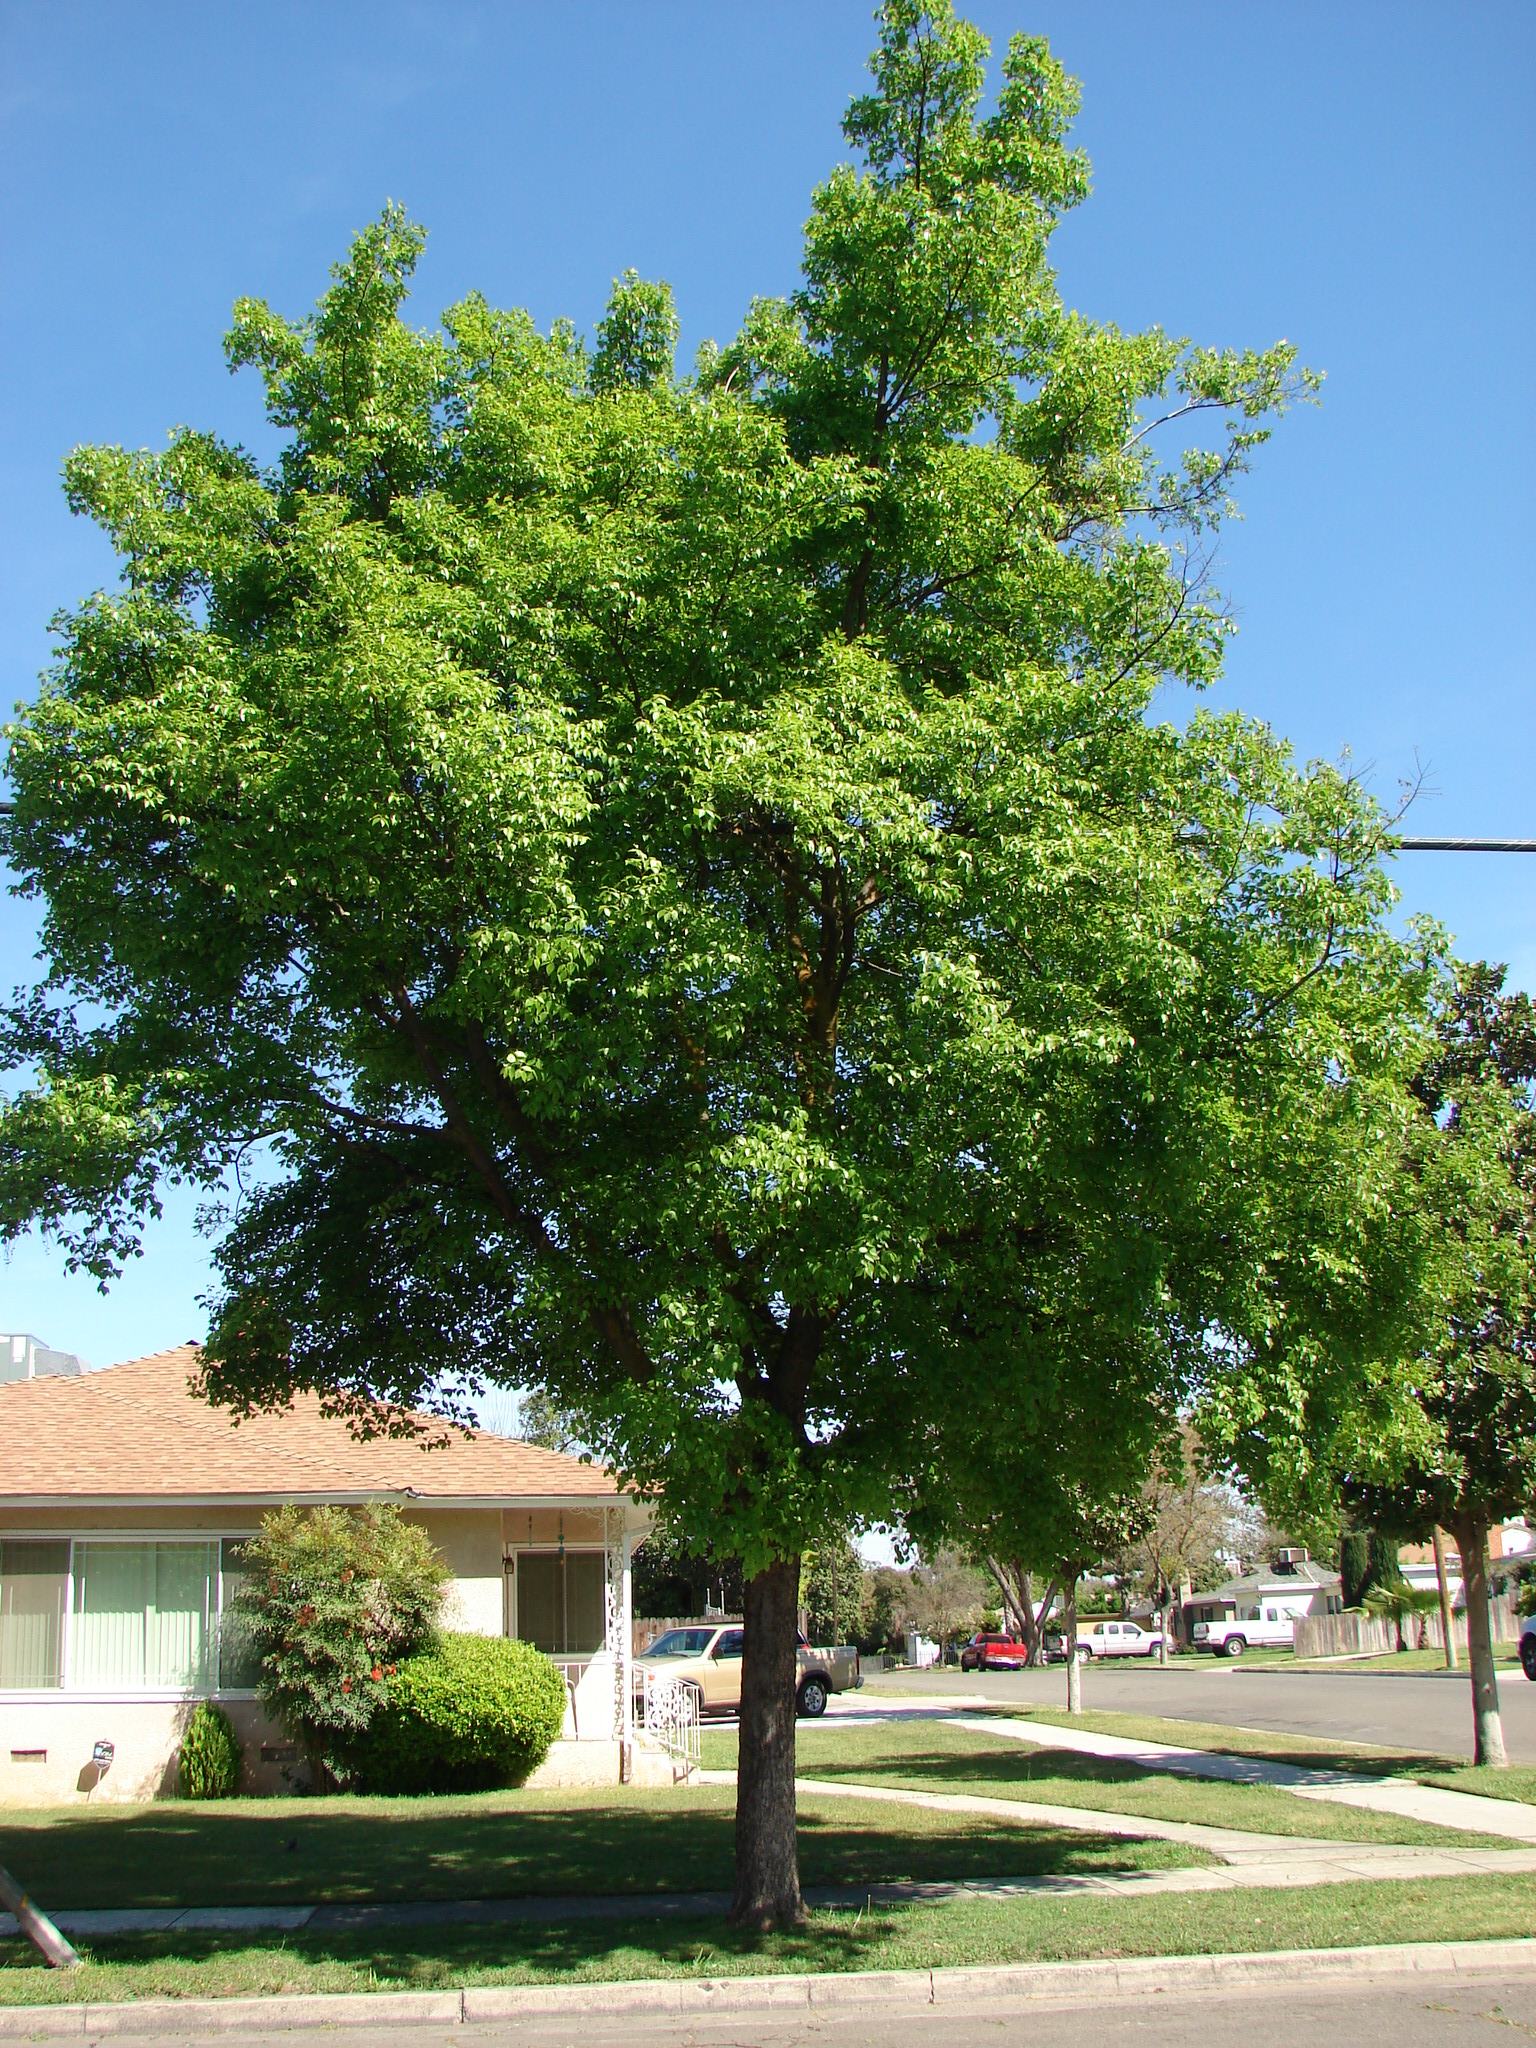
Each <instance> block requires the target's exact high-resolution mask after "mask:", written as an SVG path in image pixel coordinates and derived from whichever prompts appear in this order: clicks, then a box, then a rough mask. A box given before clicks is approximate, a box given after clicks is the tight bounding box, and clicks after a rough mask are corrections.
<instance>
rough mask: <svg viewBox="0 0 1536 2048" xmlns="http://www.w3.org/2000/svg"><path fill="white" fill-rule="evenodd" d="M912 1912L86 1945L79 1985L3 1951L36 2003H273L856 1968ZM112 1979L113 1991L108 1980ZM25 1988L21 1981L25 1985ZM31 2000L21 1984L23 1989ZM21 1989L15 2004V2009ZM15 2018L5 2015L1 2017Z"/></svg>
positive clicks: (32, 1956)
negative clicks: (368, 1993) (760, 1921)
mask: <svg viewBox="0 0 1536 2048" xmlns="http://www.w3.org/2000/svg"><path fill="white" fill-rule="evenodd" d="M900 1917H901V1916H900V1913H899V1912H896V1913H893V1912H891V1911H890V1910H889V1909H882V1908H879V1907H869V1908H866V1909H865V1910H864V1911H862V1912H841V1911H840V1912H832V1913H816V1914H813V1915H811V1916H810V1918H809V1920H808V1921H807V1923H806V1925H805V1926H804V1927H803V1928H801V1929H792V1930H787V1931H785V1932H782V1933H777V1934H755V1933H751V1932H749V1931H747V1930H744V1929H740V1928H735V1927H732V1926H730V1925H729V1924H728V1923H727V1922H726V1921H725V1920H724V1919H721V1918H719V1917H718V1916H714V1917H698V1918H688V1919H675V1920H650V1919H638V1918H637V1919H634V1920H600V1921H568V1922H559V1923H550V1924H547V1925H539V1926H490V1927H444V1928H432V1929H400V1930H398V1931H397V1930H383V1931H378V1932H369V1933H366V1934H347V1933H340V1932H331V1933H327V1934H323V1935H320V1934H306V1933H304V1932H299V1933H296V1934H287V1935H283V1936H265V1937H252V1936H250V1935H246V1936H243V1937H242V1936H240V1935H238V1934H196V1933H171V1934H158V1935H135V1936H131V1937H127V1938H124V1939H121V1940H113V1941H92V1942H89V1943H85V1942H82V1943H81V1944H80V1948H81V1954H82V1957H83V1961H84V1967H83V1969H82V1970H81V1971H80V1972H79V1973H78V1976H77V1977H76V1979H75V1981H74V1982H73V1983H69V1982H66V1981H64V1980H61V1979H60V1977H59V1976H58V1974H57V1973H56V1972H50V1971H48V1970H46V1969H43V1968H40V1967H39V1964H38V1957H37V1955H36V1953H35V1952H34V1951H33V1950H31V1949H30V1948H29V1947H28V1946H27V1945H26V1944H25V1943H18V1942H11V1941H0V1984H4V1982H5V1978H6V1976H7V1974H8V1973H10V1972H13V1971H14V1972H18V1973H24V1974H25V1975H26V1976H28V1977H32V1978H34V1979H35V1988H34V1986H33V1985H32V1984H28V1985H27V1986H26V1990H25V1993H24V1994H23V1995H24V1996H25V1997H26V1998H28V1999H29V2000H30V1999H32V1998H40V1999H41V1998H49V1999H50V2002H51V2000H52V1999H56V1998H59V1997H69V1998H71V1999H86V2000H89V1999H93V1998H99V1997H103V1996H107V1995H111V1996H113V1997H124V1996H129V1997H137V1998H147V1997H154V1996H168V1997H181V1998H188V1997H190V1998H196V1997H231V1996H240V1995H248V1996H249V1995H257V1996H272V1995H274V1994H277V1993H280V1992H291V1991H295V1990H347V1989H352V1990H367V1989H377V1990H396V1989H400V1990H413V1991H429V1990H433V1989H436V1988H446V1987H448V1986H451V1985H454V1984H458V1983H461V1982H463V1981H464V1979H465V1978H466V1977H469V1976H472V1977H473V1978H474V1980H475V1981H476V1982H480V1983H485V1982H495V1981H496V1980H497V1978H498V1977H502V1978H505V1979H508V1980H514V1981H515V1980H522V1981H555V1982H568V1981H570V1980H572V1979H580V1978H583V1977H593V1978H612V1977H615V1976H620V1977H648V1976H655V1975H658V1974H665V1975H673V1974H677V1973H683V1974H689V1975H725V1974H728V1973H729V1972H730V1971H731V1970H732V1968H733V1967H750V1968H753V1969H761V1968H763V1967H764V1965H765V1964H766V1965H767V1966H768V1967H770V1968H772V1967H778V1968H781V1969H785V1970H797V1969H814V1970H856V1969H859V1968H860V1967H861V1966H862V1965H863V1964H864V1962H865V1961H866V1960H867V1959H868V1957H869V1956H870V1954H871V1952H872V1951H874V1950H876V1949H878V1948H879V1947H880V1945H881V1944H882V1943H883V1942H885V1941H886V1940H888V1939H889V1937H890V1936H891V1934H892V1932H893V1931H894V1929H895V1927H896V1925H897V1923H898V1921H899V1919H900ZM108 1973H110V1974H111V1977H112V1979H113V1980H114V1981H113V1982H111V1983H110V1984H109V1983H107V1982H106V1981H105V1979H106V1976H107V1974H108ZM12 1982H13V1983H16V1979H14V1978H13V1979H12ZM17 1988H18V1989H19V1988H20V1987H19V1985H18V1987H17ZM16 1995H17V1993H16V1991H10V1992H8V1994H7V1997H6V2002H7V2003H14V2002H15V2000H16ZM0 2009H3V2008H0Z"/></svg>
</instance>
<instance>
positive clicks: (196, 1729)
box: [176, 1700, 244, 1799]
mask: <svg viewBox="0 0 1536 2048" xmlns="http://www.w3.org/2000/svg"><path fill="white" fill-rule="evenodd" d="M243 1761H244V1759H243V1758H242V1756H241V1754H240V1738H239V1736H238V1735H236V1733H235V1731H234V1727H233V1725H232V1723H231V1721H230V1718H229V1716H228V1714H226V1713H224V1712H222V1710H221V1709H220V1708H218V1707H216V1706H214V1705H213V1703H212V1701H211V1700H199V1701H198V1703H197V1705H196V1706H195V1707H194V1708H193V1710H192V1719H191V1720H190V1721H189V1722H188V1723H187V1732H186V1734H185V1735H184V1736H183V1737H182V1738H181V1754H180V1755H179V1756H178V1758H177V1760H176V1764H177V1774H178V1775H177V1782H178V1784H179V1786H180V1789H181V1796H182V1798H183V1799H233V1798H234V1796H235V1794H236V1793H237V1792H238V1791H239V1790H240V1770H241V1766H242V1763H243Z"/></svg>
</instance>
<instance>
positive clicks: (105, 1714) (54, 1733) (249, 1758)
mask: <svg viewBox="0 0 1536 2048" xmlns="http://www.w3.org/2000/svg"><path fill="white" fill-rule="evenodd" d="M193 1704H194V1702H193V1701H191V1700H187V1699H138V1700H104V1699H100V1698H92V1699H79V1698H74V1697H71V1695H70V1694H68V1693H59V1694H57V1695H56V1696H55V1697H54V1698H53V1699H52V1700H50V1701H49V1702H48V1703H47V1705H41V1704H38V1703H37V1702H35V1701H25V1702H22V1701H12V1702H8V1703H5V1704H0V1729H3V1734H0V1806H66V1805H78V1804H83V1803H84V1802H85V1801H86V1799H87V1798H89V1799H90V1801H91V1803H92V1804H93V1805H101V1804H103V1803H106V1802H109V1801H110V1802H115V1801H118V1800H123V1799H158V1798H164V1797H166V1796H168V1795H169V1794H170V1793H172V1792H174V1790H175V1789H176V1788H175V1776H176V1753H177V1751H178V1750H179V1749H180V1748H181V1738H182V1735H183V1733H184V1732H185V1729H186V1725H187V1719H188V1716H189V1715H190V1714H191V1712H192V1708H193ZM221 1704H222V1706H223V1708H224V1711H225V1713H227V1714H228V1715H229V1717H230V1719H231V1720H232V1721H233V1722H234V1724H235V1730H236V1733H237V1734H238V1735H239V1736H240V1739H241V1744H242V1746H243V1748H244V1750H245V1782H244V1784H243V1786H242V1788H241V1789H242V1790H243V1791H247V1792H282V1791H285V1790H286V1789H288V1788H287V1784H286V1782H285V1780H284V1777H283V1763H282V1760H281V1757H280V1756H274V1757H272V1758H270V1759H269V1760H266V1761H264V1760H263V1758H262V1750H263V1747H266V1748H267V1749H269V1750H275V1751H279V1752H282V1753H283V1754H284V1755H286V1753H287V1752H288V1750H289V1749H290V1747H291V1745H289V1744H288V1742H287V1738H286V1737H285V1736H284V1735H283V1734H282V1733H281V1731H280V1730H278V1729H276V1728H274V1727H273V1726H272V1724H271V1722H270V1721H268V1719H267V1717H266V1715H265V1714H264V1713H263V1712H262V1710H261V1708H260V1707H259V1706H258V1705H257V1703H256V1701H255V1700H239V1699H228V1700H224V1701H222V1702H221ZM98 1742H110V1743H111V1744H112V1745H113V1747H114V1748H115V1750H116V1752H117V1753H116V1755H115V1756H114V1758H113V1760H112V1766H111V1769H110V1770H108V1771H107V1772H106V1774H105V1775H104V1776H103V1777H101V1779H100V1781H99V1782H98V1779H97V1773H96V1769H95V1766H94V1765H93V1763H92V1762H91V1752H92V1750H93V1749H94V1747H95V1745H96V1744H97V1743H98ZM39 1751H40V1752H42V1755H41V1758H40V1759H37V1760H32V1758H28V1759H27V1760H26V1761H21V1760H18V1759H17V1756H16V1753H17V1752H22V1753H26V1752H33V1753H34V1755H35V1753H36V1752H39ZM289 1769H290V1770H291V1771H300V1772H302V1766H300V1765H299V1764H298V1763H297V1761H296V1760H295V1761H293V1762H291V1763H290V1764H289Z"/></svg>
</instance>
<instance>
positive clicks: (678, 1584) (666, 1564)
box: [630, 1521, 746, 1617]
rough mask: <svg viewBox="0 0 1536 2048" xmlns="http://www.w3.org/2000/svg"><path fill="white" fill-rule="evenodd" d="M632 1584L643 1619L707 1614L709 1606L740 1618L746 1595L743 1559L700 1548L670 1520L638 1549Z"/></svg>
mask: <svg viewBox="0 0 1536 2048" xmlns="http://www.w3.org/2000/svg"><path fill="white" fill-rule="evenodd" d="M630 1585H631V1597H632V1599H633V1602H634V1611H635V1613H636V1614H637V1615H639V1616H641V1617H654V1616H658V1615H688V1614H703V1612H704V1610H705V1608H706V1607H707V1606H708V1607H713V1608H718V1609H720V1610H722V1611H723V1612H725V1613H726V1614H740V1613H741V1612H742V1611H743V1601H744V1599H745V1597H746V1588H745V1585H744V1583H743V1581H742V1575H741V1560H740V1559H739V1558H734V1557H722V1556H720V1555H718V1554H717V1553H714V1552H711V1551H709V1550H707V1549H705V1550H700V1549H697V1548H695V1547H694V1546H692V1545H691V1544H689V1543H688V1542H687V1541H686V1540H685V1539H684V1538H682V1537H680V1536H678V1535H677V1534H676V1533H675V1532H674V1531H673V1530H671V1529H669V1528H668V1526H667V1524H666V1523H665V1521H658V1522H657V1523H655V1524H654V1525H653V1527H652V1529H651V1532H650V1534H649V1535H648V1536H647V1537H646V1539H645V1542H644V1543H643V1544H642V1545H641V1546H640V1548H639V1550H637V1551H636V1553H635V1559H634V1565H633V1570H632V1576H631V1581H630Z"/></svg>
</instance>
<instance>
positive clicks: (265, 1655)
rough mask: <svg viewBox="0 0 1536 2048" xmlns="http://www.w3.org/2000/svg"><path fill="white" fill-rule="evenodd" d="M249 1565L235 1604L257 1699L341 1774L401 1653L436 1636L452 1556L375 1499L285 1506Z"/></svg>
mask: <svg viewBox="0 0 1536 2048" xmlns="http://www.w3.org/2000/svg"><path fill="white" fill-rule="evenodd" d="M243 1565H244V1570H245V1575H246V1576H245V1584H244V1586H243V1587H242V1588H241V1590H240V1592H239V1593H238V1594H237V1595H236V1597H235V1603H234V1604H235V1612H236V1614H237V1616H238V1618H239V1621H238V1625H239V1626H240V1627H242V1628H243V1630H244V1631H245V1632H246V1634H247V1635H248V1637H249V1640H250V1644H251V1648H252V1650H253V1651H254V1653H255V1656H256V1658H257V1659H258V1660H259V1664H260V1673H259V1676H258V1677H257V1680H256V1690H257V1693H258V1695H259V1696H260V1699H261V1702H262V1704H263V1706H265V1707H266V1709H267V1711H268V1713H270V1714H271V1715H272V1717H273V1719H274V1720H277V1721H279V1722H281V1723H282V1725H283V1727H284V1728H285V1729H287V1731H288V1733H289V1734H290V1735H292V1736H293V1738H294V1740H295V1741H297V1742H299V1743H300V1744H302V1746H303V1748H304V1750H305V1751H306V1753H307V1754H308V1756H309V1759H310V1762H311V1765H312V1767H313V1768H314V1771H315V1774H316V1778H317V1781H323V1780H325V1779H331V1780H337V1779H341V1778H344V1777H345V1775H346V1765H345V1756H346V1752H347V1749H348V1747H349V1745H351V1744H353V1743H355V1742H356V1741H357V1740H358V1739H359V1738H360V1737H361V1736H362V1735H363V1734H364V1733H365V1732H366V1730H367V1727H368V1723H369V1721H370V1720H371V1718H372V1716H373V1714H374V1711H375V1709H376V1708H377V1707H379V1706H380V1705H381V1704H382V1703H383V1701H384V1700H385V1699H386V1698H387V1697H388V1690H389V1681H390V1679H391V1678H392V1677H393V1676H394V1673H395V1669H396V1667H397V1665H398V1664H399V1662H400V1660H401V1658H403V1657H407V1656H409V1655H410V1654H411V1653H412V1652H413V1651H415V1650H420V1649H423V1648H425V1647H426V1645H427V1644H428V1643H430V1642H431V1641H432V1639H433V1636H434V1631H435V1627H436V1622H437V1612H438V1608H439V1607H440V1605H441V1604H442V1597H443V1588H444V1585H445V1583H446V1580H447V1576H448V1574H447V1568H446V1566H445V1565H444V1563H443V1561H442V1559H441V1557H439V1555H438V1553H437V1552H436V1551H435V1550H434V1549H433V1547H432V1545H431V1543H430V1542H429V1541H428V1539H427V1535H426V1531H425V1530H423V1529H421V1528H419V1527H417V1525H416V1524H415V1523H413V1522H407V1521H405V1520H404V1519H403V1517H402V1516H401V1513H400V1510H399V1509H398V1508H396V1507H391V1506H378V1505H374V1506H369V1507H366V1508H360V1509H347V1508H313V1509H304V1508H295V1507H285V1508H279V1509H277V1510H276V1512H275V1513H273V1514H270V1515H268V1516H267V1517H266V1519H265V1521H263V1523H262V1525H261V1534H260V1535H259V1536H258V1537H257V1538H256V1539H255V1541H254V1542H252V1543H250V1544H248V1545H247V1546H246V1551H245V1557H244V1560H243Z"/></svg>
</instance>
